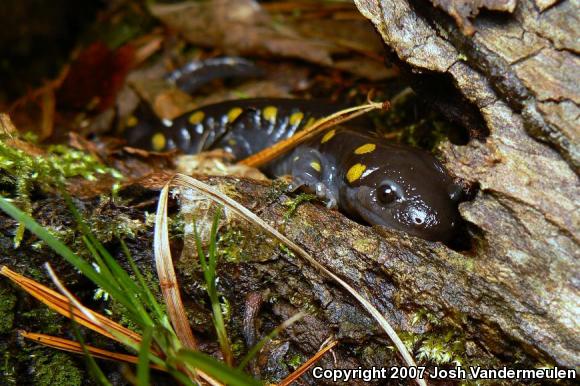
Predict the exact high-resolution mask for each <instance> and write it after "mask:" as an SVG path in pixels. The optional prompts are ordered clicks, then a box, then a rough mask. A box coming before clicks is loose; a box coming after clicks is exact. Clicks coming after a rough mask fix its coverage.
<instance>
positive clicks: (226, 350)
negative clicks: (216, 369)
mask: <svg viewBox="0 0 580 386" xmlns="http://www.w3.org/2000/svg"><path fill="white" fill-rule="evenodd" d="M219 219H220V210H219V209H218V210H216V212H215V214H214V216H213V222H212V226H211V232H210V236H209V252H208V256H207V258H206V256H205V253H204V252H203V247H202V242H201V237H200V236H199V233H198V232H197V227H196V226H195V224H194V227H193V232H194V236H195V245H196V248H197V254H198V256H199V261H200V264H201V269H202V270H203V276H204V278H205V285H206V289H207V294H208V296H209V300H210V303H211V309H212V314H213V324H214V327H215V330H216V334H217V338H218V342H219V344H220V348H221V351H222V354H223V356H224V361H225V362H226V363H227V364H228V365H229V366H232V364H233V361H234V355H233V352H232V348H231V344H230V339H229V337H228V334H227V331H226V325H225V322H224V318H223V315H222V307H221V304H220V301H219V294H218V292H217V286H216V267H217V253H216V250H217V228H218V224H219Z"/></svg>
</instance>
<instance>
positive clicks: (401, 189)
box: [346, 168, 461, 242]
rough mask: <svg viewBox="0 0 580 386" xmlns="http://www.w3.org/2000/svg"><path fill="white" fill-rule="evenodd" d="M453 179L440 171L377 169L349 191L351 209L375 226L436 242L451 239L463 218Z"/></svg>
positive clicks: (348, 198)
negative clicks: (453, 190)
mask: <svg viewBox="0 0 580 386" xmlns="http://www.w3.org/2000/svg"><path fill="white" fill-rule="evenodd" d="M450 190H452V189H450V186H449V180H448V179H446V178H445V176H442V175H441V174H438V173H421V172H417V170H416V169H415V171H414V172H413V173H408V174H406V175H404V174H402V173H400V172H398V173H390V170H385V169H383V170H381V169H380V168H379V169H377V170H376V171H375V172H374V173H372V175H369V176H367V178H366V179H365V180H364V181H361V183H360V184H358V185H357V186H351V187H349V188H347V190H346V196H347V197H346V200H347V201H348V203H349V205H348V207H349V212H351V213H353V214H355V215H356V216H357V217H360V218H362V219H363V220H365V221H366V222H368V223H369V224H372V225H382V226H386V227H388V228H394V229H398V230H401V231H404V232H406V233H409V234H411V235H413V236H417V237H421V238H423V239H426V240H432V241H444V242H446V241H450V240H451V239H453V237H454V236H455V235H456V234H457V229H458V228H459V224H460V221H461V217H460V215H459V211H458V209H457V200H456V199H455V197H454V196H453V194H452V192H451V193H450Z"/></svg>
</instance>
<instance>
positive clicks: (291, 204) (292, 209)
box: [284, 193, 316, 220]
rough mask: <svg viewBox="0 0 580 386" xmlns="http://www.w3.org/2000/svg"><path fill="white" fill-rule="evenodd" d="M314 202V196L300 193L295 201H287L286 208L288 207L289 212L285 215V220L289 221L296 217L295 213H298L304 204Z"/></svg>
mask: <svg viewBox="0 0 580 386" xmlns="http://www.w3.org/2000/svg"><path fill="white" fill-rule="evenodd" d="M312 200H316V196H315V195H314V194H309V193H300V194H299V195H297V196H296V197H295V198H294V199H292V200H288V201H286V202H285V203H284V206H287V207H288V210H286V212H285V213H284V220H289V219H290V217H292V216H294V213H296V210H297V209H298V207H299V206H300V205H301V204H302V203H304V202H308V201H312Z"/></svg>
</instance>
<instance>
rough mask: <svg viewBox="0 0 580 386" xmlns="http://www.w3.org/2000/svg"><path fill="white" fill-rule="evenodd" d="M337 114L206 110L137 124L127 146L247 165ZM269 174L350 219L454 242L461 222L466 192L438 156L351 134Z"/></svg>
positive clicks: (317, 141)
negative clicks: (222, 153)
mask: <svg viewBox="0 0 580 386" xmlns="http://www.w3.org/2000/svg"><path fill="white" fill-rule="evenodd" d="M334 111H336V107H334V106H332V105H329V104H328V103H315V102H313V101H307V100H294V99H271V98H270V99H265V98H264V99H247V100H236V101H228V102H223V103H217V104H213V105H209V106H205V107H203V108H200V109H198V110H196V111H193V112H190V113H187V114H185V115H183V116H181V117H178V118H177V119H175V120H173V121H169V120H162V121H159V120H154V119H146V120H145V121H143V118H140V119H139V120H138V119H137V118H134V117H132V118H130V120H129V122H128V123H129V126H131V127H130V129H129V130H128V136H127V138H128V142H129V144H130V145H132V146H137V147H142V148H148V149H151V150H155V151H163V150H170V149H175V148H177V149H180V150H182V151H183V152H185V153H188V154H193V153H197V152H200V151H202V150H208V149H213V148H223V149H225V150H227V151H228V152H230V153H232V154H233V155H234V157H235V158H236V159H238V160H239V159H243V158H245V157H247V156H249V155H252V154H254V153H256V152H258V151H260V150H262V149H264V148H267V147H269V146H271V145H272V144H273V143H275V142H277V141H279V140H281V139H285V138H288V137H290V136H292V135H293V134H294V133H295V132H297V131H298V130H301V129H302V128H304V127H305V126H307V125H309V124H311V123H312V122H313V121H314V120H316V119H318V118H320V117H323V116H326V115H328V114H330V113H332V112H334ZM265 172H266V173H267V174H270V175H271V176H281V175H291V176H292V179H293V182H294V185H295V186H304V187H306V188H307V189H309V190H311V191H314V192H316V194H317V195H318V196H319V197H321V198H323V199H324V200H326V202H327V203H328V206H329V207H338V208H340V209H341V210H342V211H343V212H345V213H347V214H348V215H350V216H351V217H354V218H356V219H360V220H363V221H365V222H367V223H369V224H377V225H383V226H387V227H390V228H394V229H398V230H402V231H405V232H407V233H409V234H412V235H414V236H418V237H421V238H424V239H427V240H437V241H449V240H450V239H451V238H452V237H453V236H454V235H455V233H456V230H457V228H458V224H459V221H460V216H459V213H458V210H457V204H458V200H459V197H460V195H461V192H462V191H461V189H460V187H459V186H458V185H456V184H455V183H454V182H453V180H452V178H451V177H450V176H449V174H448V173H447V171H446V170H445V169H444V167H443V166H442V165H441V163H440V162H438V161H437V160H436V159H435V158H434V157H433V155H431V154H430V153H428V152H425V151H423V150H419V149H415V148H410V147H403V146H399V145H394V144H391V143H389V142H387V141H386V140H384V139H381V138H379V137H377V136H374V135H371V134H364V133H361V132H359V131H357V130H355V129H353V128H350V127H335V128H332V129H329V130H328V131H326V132H324V133H322V134H321V135H320V136H319V137H317V138H314V139H313V140H311V141H310V142H306V143H304V144H302V145H300V146H298V147H297V148H295V149H294V150H293V151H291V152H290V153H289V154H286V155H284V156H282V157H280V158H279V159H276V160H274V161H272V162H271V163H270V164H269V165H268V166H267V167H266V168H265Z"/></svg>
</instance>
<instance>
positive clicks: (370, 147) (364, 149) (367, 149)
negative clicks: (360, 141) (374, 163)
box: [354, 143, 377, 154]
mask: <svg viewBox="0 0 580 386" xmlns="http://www.w3.org/2000/svg"><path fill="white" fill-rule="evenodd" d="M376 148H377V145H375V144H374V143H365V144H364V145H362V146H359V147H357V148H356V149H355V150H354V154H366V153H372V152H373V151H375V149H376Z"/></svg>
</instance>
